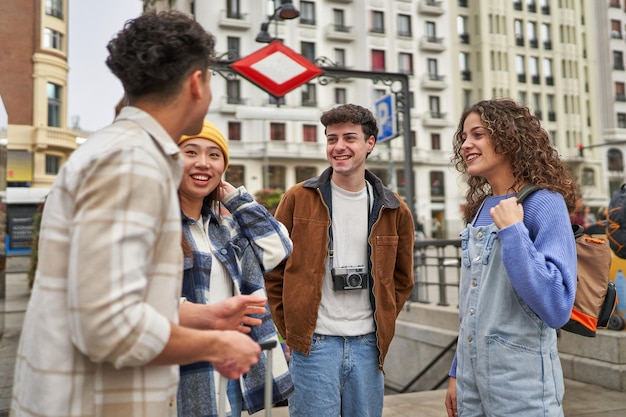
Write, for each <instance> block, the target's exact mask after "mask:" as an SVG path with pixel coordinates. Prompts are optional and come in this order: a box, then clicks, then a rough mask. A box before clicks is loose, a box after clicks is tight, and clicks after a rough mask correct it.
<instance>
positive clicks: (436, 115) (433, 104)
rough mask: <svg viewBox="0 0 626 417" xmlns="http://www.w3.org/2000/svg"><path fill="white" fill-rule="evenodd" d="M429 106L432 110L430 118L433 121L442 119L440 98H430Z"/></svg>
mask: <svg viewBox="0 0 626 417" xmlns="http://www.w3.org/2000/svg"><path fill="white" fill-rule="evenodd" d="M428 105H429V108H430V116H431V117H432V118H433V119H441V118H442V115H441V108H440V105H439V97H437V96H428Z"/></svg>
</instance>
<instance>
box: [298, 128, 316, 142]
mask: <svg viewBox="0 0 626 417" xmlns="http://www.w3.org/2000/svg"><path fill="white" fill-rule="evenodd" d="M302 141H303V142H317V125H302Z"/></svg>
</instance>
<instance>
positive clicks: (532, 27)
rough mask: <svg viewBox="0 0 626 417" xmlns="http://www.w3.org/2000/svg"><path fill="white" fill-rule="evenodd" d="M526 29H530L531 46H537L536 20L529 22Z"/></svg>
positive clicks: (529, 39) (529, 40)
mask: <svg viewBox="0 0 626 417" xmlns="http://www.w3.org/2000/svg"><path fill="white" fill-rule="evenodd" d="M526 29H527V31H528V43H529V44H530V47H531V48H536V47H537V46H538V41H537V24H536V23H535V22H528V24H527V26H526Z"/></svg>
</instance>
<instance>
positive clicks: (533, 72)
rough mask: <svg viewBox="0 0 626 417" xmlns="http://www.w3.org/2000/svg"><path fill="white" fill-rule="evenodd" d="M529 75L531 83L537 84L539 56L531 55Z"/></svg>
mask: <svg viewBox="0 0 626 417" xmlns="http://www.w3.org/2000/svg"><path fill="white" fill-rule="evenodd" d="M529 61H530V77H531V78H532V81H533V84H539V58H537V57H535V56H531V57H530V59H529Z"/></svg>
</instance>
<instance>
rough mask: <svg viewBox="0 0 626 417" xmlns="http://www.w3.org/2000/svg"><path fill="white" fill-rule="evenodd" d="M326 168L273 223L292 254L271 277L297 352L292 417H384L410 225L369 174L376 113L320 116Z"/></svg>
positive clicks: (278, 310) (343, 111) (405, 283)
mask: <svg viewBox="0 0 626 417" xmlns="http://www.w3.org/2000/svg"><path fill="white" fill-rule="evenodd" d="M321 122H322V124H323V125H324V127H325V129H326V130H325V133H326V138H327V145H326V157H327V159H328V162H329V163H330V167H329V168H328V169H326V170H325V171H324V172H323V173H322V174H321V175H320V176H319V177H316V178H312V179H309V180H307V181H304V182H302V183H299V184H296V185H295V186H293V187H292V188H291V189H289V190H288V191H287V192H286V193H285V195H284V196H283V199H282V200H281V203H280V205H279V206H278V209H277V211H276V215H275V217H276V218H277V219H278V220H279V221H280V222H281V223H283V224H284V225H285V226H286V227H287V229H288V230H289V233H290V237H291V239H292V241H293V245H294V250H293V254H292V255H291V257H289V258H288V259H287V260H286V261H285V262H283V264H281V265H280V266H279V267H278V268H276V269H275V270H274V271H272V272H271V273H269V274H268V275H266V277H265V278H266V287H267V292H268V298H269V304H270V308H271V310H272V315H273V318H274V321H275V323H276V326H277V327H278V331H279V332H280V334H281V335H282V336H283V338H284V339H285V341H286V345H287V347H288V349H290V350H291V354H292V356H291V361H290V364H289V369H290V372H291V375H292V378H293V381H294V384H295V392H294V393H293V395H292V396H291V397H290V398H289V411H290V415H291V417H318V416H337V415H341V416H343V417H380V416H381V415H382V408H383V395H384V378H383V362H384V359H385V355H386V353H387V351H388V348H389V344H390V343H391V339H392V338H393V335H394V331H395V320H396V317H397V315H398V313H399V312H400V310H401V308H402V306H403V305H404V302H405V301H406V300H407V298H408V297H409V295H410V293H411V290H412V288H413V244H414V228H413V218H412V216H411V212H410V210H409V208H408V206H407V205H406V203H405V202H404V201H403V200H402V199H401V198H400V197H399V196H398V195H397V194H396V193H393V192H392V191H390V190H389V189H387V188H385V186H384V185H383V183H382V181H381V180H380V179H379V178H377V177H376V176H375V175H373V174H372V173H371V172H369V171H367V170H366V169H365V160H366V158H367V156H368V155H369V154H370V152H371V151H372V149H373V148H374V145H375V144H376V136H377V134H378V127H377V125H376V119H375V118H374V116H373V115H372V113H371V112H370V111H369V110H367V109H365V108H363V107H360V106H357V105H354V104H346V105H342V106H339V107H337V108H334V109H332V110H329V111H327V112H325V113H324V114H323V115H322V117H321Z"/></svg>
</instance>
